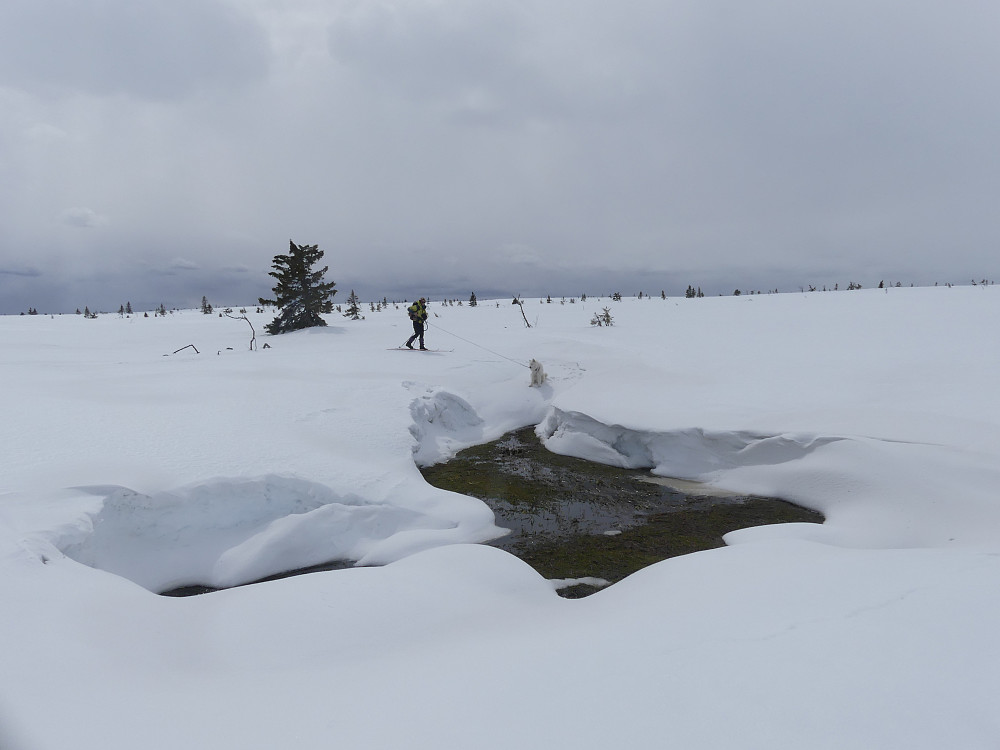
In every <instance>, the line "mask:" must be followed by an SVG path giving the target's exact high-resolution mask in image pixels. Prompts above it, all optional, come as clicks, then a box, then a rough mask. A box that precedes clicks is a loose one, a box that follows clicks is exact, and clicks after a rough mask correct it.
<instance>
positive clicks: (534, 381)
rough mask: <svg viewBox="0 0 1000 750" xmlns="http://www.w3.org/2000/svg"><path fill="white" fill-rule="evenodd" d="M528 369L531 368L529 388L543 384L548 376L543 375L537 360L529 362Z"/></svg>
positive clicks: (543, 372)
mask: <svg viewBox="0 0 1000 750" xmlns="http://www.w3.org/2000/svg"><path fill="white" fill-rule="evenodd" d="M528 367H529V368H531V387H532V388H537V387H538V386H540V385H541V384H542V383H544V382H545V380H546V378H548V375H546V374H545V370H543V369H542V363H541V362H539V361H538V360H537V359H533V360H531V362H529V363H528Z"/></svg>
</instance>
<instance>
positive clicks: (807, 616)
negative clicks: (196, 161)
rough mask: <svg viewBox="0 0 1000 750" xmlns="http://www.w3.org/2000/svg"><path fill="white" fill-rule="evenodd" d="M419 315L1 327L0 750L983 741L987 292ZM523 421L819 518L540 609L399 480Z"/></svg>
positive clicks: (510, 572)
mask: <svg viewBox="0 0 1000 750" xmlns="http://www.w3.org/2000/svg"><path fill="white" fill-rule="evenodd" d="M604 307H609V308H610V309H611V313H612V315H613V316H614V322H615V324H614V326H612V327H610V328H606V327H601V328H598V327H593V326H591V325H590V324H589V323H590V319H591V317H592V316H593V315H594V313H596V312H600V311H601V310H602V309H603V308H604ZM430 311H431V313H432V317H431V321H430V322H431V328H430V330H429V332H428V338H427V340H428V345H429V346H432V347H435V348H442V349H447V350H449V351H446V352H429V353H411V352H400V351H392V350H391V349H390V348H391V347H395V346H397V345H399V344H400V343H401V342H402V341H403V340H405V338H406V337H407V336H408V335H409V323H408V321H407V320H406V316H405V313H404V311H403V309H402V307H401V306H400V307H399V308H395V307H393V306H392V305H390V306H389V308H388V309H387V310H384V311H381V312H369V311H366V319H365V320H362V321H349V320H347V319H345V318H344V317H342V316H339V315H331V316H329V318H328V319H329V322H330V325H329V327H327V328H322V329H311V330H307V331H302V332H297V333H293V334H286V335H283V336H278V337H270V336H265V335H263V325H264V323H265V322H266V321H267V320H268V315H265V314H255V313H254V312H252V310H251V312H250V313H249V314H248V317H249V319H250V320H251V321H252V323H253V326H254V327H255V328H256V331H257V343H258V346H259V347H262V346H263V344H264V343H267V344H269V345H270V346H269V348H266V349H264V348H258V349H257V350H256V351H251V350H250V348H249V342H250V333H251V331H250V326H249V325H248V324H247V323H246V322H244V321H242V320H232V319H229V318H225V317H218V316H216V315H211V316H206V315H202V314H201V313H200V312H197V311H180V312H175V313H173V314H171V315H168V316H167V317H165V318H159V317H153V316H150V317H143V316H142V315H141V314H140V315H139V316H132V317H130V318H120V317H119V316H117V315H103V316H101V317H99V318H97V319H96V320H85V319H83V317H82V316H72V315H70V316H56V317H54V318H53V317H47V316H18V317H3V318H0V344H2V348H3V350H2V356H0V373H2V381H0V382H2V383H3V388H2V389H0V404H2V407H0V413H2V415H3V418H2V420H0V435H2V438H3V443H2V444H3V447H4V454H3V464H2V466H3V473H2V474H0V748H3V750H66V748H87V749H90V748H94V749H95V750H96V749H98V748H99V749H100V750H113V749H117V748H121V749H122V750H125V749H128V750H134V749H135V748H143V749H144V750H161V749H162V750H176V749H177V748H181V747H191V748H213V749H216V748H233V749H236V748H239V749H240V750H246V749H256V748H260V749H262V750H263V749H264V748H267V749H268V750H271V749H273V748H276V747H289V748H296V749H300V748H301V749H303V750H307V749H312V748H316V749H317V750H318V749H320V748H322V749H323V750H327V749H328V748H331V747H356V748H450V747H476V748H511V747H523V748H533V747H572V748H602V750H603V749H604V748H607V747H636V748H638V747H677V748H685V749H690V748H720V747H741V748H762V749H763V748H767V749H768V750H776V749H781V748H788V749H789V750H792V749H794V750H803V749H804V748H810V749H816V748H906V750H915V749H919V748H928V749H929V750H930V749H933V750H940V749H941V748H945V747H947V748H963V749H970V748H991V749H995V748H997V747H1000V712H998V711H997V710H996V706H997V704H998V701H1000V668H998V667H1000V638H998V637H997V632H998V629H1000V399H998V398H997V396H996V387H997V382H998V379H1000V347H998V346H997V341H996V337H997V333H996V331H997V326H998V322H1000V291H997V290H996V289H995V288H993V287H975V288H973V287H965V288H946V287H937V288H925V289H909V288H892V289H887V290H861V291H850V292H848V291H841V292H826V293H823V292H814V293H806V294H777V295H764V296H758V295H754V296H742V297H725V298H721V297H720V298H703V299H695V300H686V299H672V298H671V299H666V300H663V299H660V298H659V297H654V298H652V299H642V300H637V299H634V298H632V299H625V300H624V301H621V302H612V301H611V300H609V299H608V298H606V297H605V298H602V299H597V298H589V299H587V300H586V301H583V302H581V301H579V300H577V301H576V302H574V303H572V304H571V303H570V302H569V301H568V300H567V302H566V304H560V302H559V300H555V301H553V303H552V304H547V303H545V302H543V301H540V300H528V301H526V302H525V305H524V313H525V315H526V316H527V318H528V320H529V321H530V322H531V323H532V325H533V327H532V328H530V329H528V328H526V327H525V325H524V322H523V320H522V317H521V311H520V309H518V308H517V307H515V306H513V305H511V303H510V300H503V301H500V302H499V303H497V302H481V303H480V305H479V306H478V307H475V308H471V307H469V306H468V305H467V304H465V305H463V306H461V307H459V306H457V305H456V306H442V305H441V304H440V303H439V302H434V303H432V304H431V306H430ZM188 345H193V347H196V348H197V349H198V351H199V352H200V353H195V351H194V348H192V347H189V346H188ZM178 350H179V351H178ZM174 352H176V353H174ZM532 357H533V358H536V359H538V360H539V361H541V362H542V364H543V365H544V367H545V369H546V371H547V373H548V375H549V378H548V382H547V383H546V384H545V385H544V386H543V387H541V388H530V387H529V385H528V384H529V372H528V369H527V368H526V366H525V364H526V363H527V361H528V360H529V359H530V358H532ZM528 424H536V425H538V431H539V434H540V435H542V437H543V438H544V439H545V441H546V444H547V445H548V447H549V448H550V449H552V450H555V451H558V452H564V453H569V454H574V455H578V456H581V457H585V458H592V459H596V460H602V461H606V462H610V463H617V464H621V465H623V466H632V467H640V466H641V467H651V468H653V469H654V471H655V472H657V473H660V474H663V475H666V476H676V477H681V478H686V479H697V480H702V481H707V482H709V483H711V484H714V485H717V486H719V487H726V488H732V489H738V490H741V491H746V492H755V493H762V494H768V495H775V496H779V497H784V498H788V499H791V500H794V501H796V502H799V503H801V504H803V505H806V506H809V507H812V508H815V509H818V510H821V511H822V512H823V513H825V514H826V517H827V519H828V520H827V522H826V523H825V524H824V525H822V526H816V525H807V524H791V525H785V526H776V527H760V528H754V529H747V530H743V531H738V532H734V533H733V534H730V535H729V536H728V537H727V542H728V543H729V546H727V547H725V548H723V549H718V550H712V551H708V552H703V553H699V554H695V555H688V556H684V557H679V558H674V559H671V560H667V561H665V562H662V563H659V564H657V565H654V566H652V567H650V568H647V569H645V570H643V571H640V572H639V573H636V574H635V575H633V576H631V577H629V578H627V579H626V580H624V581H622V582H620V583H618V584H616V585H614V586H611V587H609V588H608V589H606V590H604V591H602V592H600V593H598V594H595V595H593V596H591V597H588V598H586V599H583V600H566V599H562V598H560V597H558V596H557V595H556V593H555V591H554V589H553V586H552V584H551V583H550V582H547V581H544V580H543V579H542V578H541V577H540V576H538V575H537V574H536V573H535V572H534V571H533V570H532V569H531V568H529V567H528V566H526V565H525V564H523V563H522V562H520V561H519V560H517V559H516V558H514V557H512V556H510V555H507V554H506V553H504V552H501V551H499V550H497V549H494V548H491V547H487V546H484V545H480V544H473V543H474V542H480V541H483V540H487V539H489V538H491V537H493V536H496V535H497V534H499V533H501V532H500V530H499V529H497V528H496V527H495V526H494V524H493V516H492V513H491V512H490V511H489V510H488V509H487V508H486V507H485V506H484V505H483V504H482V503H480V502H479V501H477V500H474V499H471V498H468V497H464V496H462V495H458V494H455V493H450V492H445V491H442V490H438V489H435V488H433V487H430V486H428V485H427V484H426V483H425V482H424V481H423V479H422V477H421V475H420V473H419V472H418V470H417V468H416V463H430V462H434V461H437V460H441V459H443V458H446V457H447V456H449V455H451V454H452V453H454V452H455V451H456V450H458V449H460V448H462V447H465V446H467V445H470V444H473V443H477V442H482V441H485V440H489V439H492V438H494V437H496V436H499V435H500V434H502V433H504V432H505V431H507V430H509V429H512V428H515V427H520V426H524V425H528ZM333 558H346V559H350V560H356V561H358V562H359V563H361V564H363V565H366V566H374V567H358V568H352V569H348V570H341V571H331V572H325V573H315V574H310V575H306V576H299V577H295V578H287V579H282V580H277V581H272V582H269V583H263V584H256V585H252V586H245V587H239V588H232V589H228V590H225V591H220V592H217V593H213V594H208V595H204V596H199V597H192V598H186V599H176V598H168V597H162V596H158V595H157V594H156V593H154V592H156V591H159V590H163V589H166V588H169V587H172V586H176V585H180V584H184V583H191V582H196V581H197V582H201V583H208V584H213V585H216V586H228V585H233V584H238V583H242V582H246V581H251V580H256V579H258V578H260V577H263V576H266V575H268V574H270V573H274V572H277V571H281V570H286V569H289V568H296V567H300V566H306V565H311V564H314V563H319V562H322V561H326V560H330V559H333Z"/></svg>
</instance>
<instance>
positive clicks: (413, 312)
mask: <svg viewBox="0 0 1000 750" xmlns="http://www.w3.org/2000/svg"><path fill="white" fill-rule="evenodd" d="M406 313H407V315H409V316H410V320H419V321H420V322H421V323H423V322H424V321H425V320H427V308H426V307H425V306H424V305H422V304H420V300H417V301H416V302H414V303H413V304H412V305H410V306H409V307H408V308H406Z"/></svg>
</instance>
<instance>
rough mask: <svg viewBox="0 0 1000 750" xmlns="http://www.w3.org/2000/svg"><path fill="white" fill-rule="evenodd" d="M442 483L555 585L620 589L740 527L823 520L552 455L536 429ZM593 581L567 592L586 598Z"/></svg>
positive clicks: (761, 501) (472, 455)
mask: <svg viewBox="0 0 1000 750" xmlns="http://www.w3.org/2000/svg"><path fill="white" fill-rule="evenodd" d="M421 471H422V473H423V475H424V477H425V478H426V479H427V481H428V482H429V483H430V484H432V485H434V486H435V487H440V488H442V489H447V490H452V491H454V492H460V493H462V494H465V495H471V496H473V497H476V498H479V499H480V500H482V501H483V502H485V503H486V504H487V505H489V506H490V508H492V509H493V512H494V514H495V515H496V523H497V525H498V526H502V527H505V528H509V529H510V530H511V532H510V534H508V535H507V536H504V537H501V538H500V539H497V540H495V541H493V542H490V544H492V545H493V546H495V547H499V548H501V549H504V550H507V551H508V552H510V553H511V554H514V555H516V556H517V557H519V558H521V559H522V560H524V561H525V562H527V563H528V564H529V565H531V566H532V567H534V568H535V569H536V570H537V571H538V572H539V573H541V574H542V575H543V576H545V577H546V578H550V579H564V578H570V579H576V578H588V577H590V578H600V579H604V580H606V581H608V582H609V583H614V582H615V581H619V580H621V579H622V578H624V577H625V576H627V575H629V574H631V573H634V572H635V571H637V570H639V569H641V568H644V567H646V566H647V565H651V564H652V563H655V562H659V561H660V560H664V559H666V558H668V557H675V556H677V555H684V554H687V553H689V552H697V551H699V550H705V549H711V548H713V547H722V546H724V542H723V541H722V536H723V535H724V534H727V533H728V532H730V531H735V530H737V529H743V528H748V527H750V526H763V525H767V524H774V523H791V522H798V523H802V522H806V523H822V522H823V520H824V519H823V516H822V514H820V513H816V512H815V511H811V510H807V509H805V508H802V507H800V506H797V505H793V504H792V503H788V502H785V501H783V500H777V499H774V498H766V497H757V496H753V495H731V494H717V493H716V494H713V493H712V492H711V491H710V490H708V489H704V488H698V487H697V486H696V485H695V486H692V485H690V483H679V484H681V486H683V487H684V490H683V491H681V490H679V489H676V488H674V487H671V486H667V485H665V484H663V483H660V482H659V481H657V480H656V479H655V478H653V477H652V476H651V475H649V474H648V473H643V472H640V471H638V470H634V469H620V468H617V467H613V466H605V465H603V464H597V463H593V462H590V461H584V460H581V459H577V458H569V457H567V456H560V455H557V454H555V453H551V452H550V451H548V450H546V449H545V448H544V447H543V446H542V444H541V441H540V440H539V439H538V437H537V436H536V435H535V432H534V428H531V427H528V428H525V429H522V430H518V431H516V432H512V433H508V434H507V435H505V436H504V437H503V438H501V439H500V440H497V441H494V442H492V443H487V444H484V445H479V446H476V447H473V448H469V449H467V450H464V451H462V452H460V453H459V454H458V455H457V456H456V457H455V458H453V459H452V460H451V461H448V462H447V463H444V464H439V465H437V466H431V467H429V468H425V469H422V470H421ZM596 590H597V588H596V587H594V586H591V585H582V584H581V585H577V586H572V587H569V588H564V589H561V590H560V594H562V595H563V596H567V597H571V598H576V597H580V596H586V595H588V594H591V593H593V592H594V591H596Z"/></svg>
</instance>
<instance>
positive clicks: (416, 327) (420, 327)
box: [406, 320, 424, 349]
mask: <svg viewBox="0 0 1000 750" xmlns="http://www.w3.org/2000/svg"><path fill="white" fill-rule="evenodd" d="M418 336H419V337H420V348H421V349H423V348H424V321H422V320H414V321H413V335H412V336H410V338H409V339H407V340H406V345H407V346H413V342H414V340H416V338H417V337H418Z"/></svg>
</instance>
